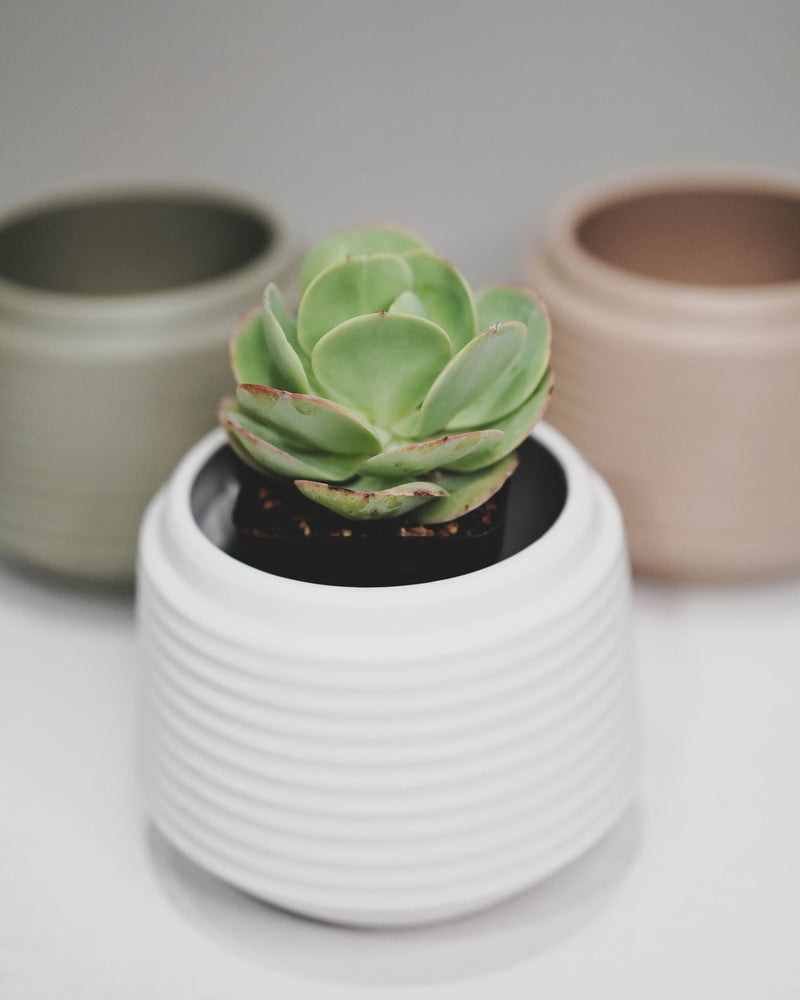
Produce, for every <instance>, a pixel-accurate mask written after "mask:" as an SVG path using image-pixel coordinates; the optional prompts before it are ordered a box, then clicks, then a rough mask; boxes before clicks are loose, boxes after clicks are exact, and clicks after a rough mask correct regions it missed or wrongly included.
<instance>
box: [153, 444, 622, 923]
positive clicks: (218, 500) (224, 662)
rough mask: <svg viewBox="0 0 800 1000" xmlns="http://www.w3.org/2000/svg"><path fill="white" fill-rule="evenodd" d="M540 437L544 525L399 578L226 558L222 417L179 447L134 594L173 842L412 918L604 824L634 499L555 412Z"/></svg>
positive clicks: (618, 712)
mask: <svg viewBox="0 0 800 1000" xmlns="http://www.w3.org/2000/svg"><path fill="white" fill-rule="evenodd" d="M533 437H534V440H535V441H537V442H538V443H539V445H540V446H541V447H537V448H536V451H537V454H540V455H541V456H542V458H541V462H540V465H539V466H537V467H536V469H535V470H534V474H533V480H532V481H533V482H535V484H536V485H535V487H534V489H533V490H532V491H531V493H530V496H528V495H527V490H528V486H527V485H526V486H525V487H524V490H525V491H526V492H525V493H524V494H519V493H518V494H517V495H516V496H515V494H514V493H513V492H512V494H511V500H510V504H511V507H512V508H513V506H514V505H515V504H516V505H517V506H516V509H517V510H518V511H519V510H520V506H519V505H520V502H521V504H522V506H521V510H522V512H523V513H522V516H523V518H527V517H528V514H529V512H530V511H534V510H535V509H536V508H537V506H538V507H540V508H542V507H547V508H548V509H549V510H551V511H552V513H551V514H549V515H548V521H547V523H545V524H544V525H543V526H542V528H541V532H543V533H540V535H539V537H537V539H536V540H535V541H533V542H532V543H530V544H527V545H525V546H522V547H519V548H518V550H517V551H515V552H513V553H512V552H506V551H504V556H505V557H504V558H502V559H501V560H500V561H498V562H497V563H495V564H494V565H492V566H489V567H487V568H485V569H481V570H478V571H476V572H472V573H468V574H464V575H462V576H457V577H453V578H451V579H445V580H438V581H435V582H431V583H425V584H414V585H408V586H398V587H377V588H357V587H352V588H351V587H332V586H324V585H320V584H315V583H306V582H301V581H298V580H294V579H286V578H284V577H281V576H276V575H272V574H270V573H266V572H263V571H261V570H257V569H254V568H252V567H250V566H248V565H245V564H243V563H241V562H239V561H237V560H236V559H234V558H232V557H231V556H230V555H228V554H227V553H226V552H225V551H224V549H225V546H226V544H227V543H228V541H229V538H228V536H229V531H230V509H231V506H232V503H233V500H234V497H233V495H232V491H231V487H230V481H229V480H226V479H225V477H224V475H223V474H222V473H221V472H220V470H221V469H222V468H223V467H224V466H225V463H226V462H230V458H228V457H227V456H228V455H229V450H228V448H227V446H226V445H225V443H224V436H223V435H222V433H221V432H215V433H213V434H211V435H209V436H208V437H206V438H205V439H203V440H202V441H201V442H200V443H199V444H198V445H196V446H195V447H194V448H193V449H192V450H191V451H190V452H189V453H188V454H187V456H186V457H185V458H184V460H183V461H182V462H181V464H180V465H179V466H178V468H177V469H176V471H175V473H174V474H173V476H172V478H171V479H170V481H169V482H168V483H167V484H166V485H165V486H164V488H163V489H162V490H161V491H160V492H159V493H158V495H157V496H156V498H155V499H154V500H153V502H152V504H151V505H150V507H149V509H148V512H147V514H146V517H145V519H144V522H143V525H142V530H141V535H140V556H139V577H138V581H139V583H138V600H137V605H138V621H139V633H140V639H141V645H142V657H143V714H144V725H143V734H144V736H143V755H144V775H145V787H146V795H147V801H148V805H149V809H150V812H151V815H152V817H153V819H154V821H155V823H156V824H157V826H158V827H159V828H160V830H161V831H162V832H163V834H164V835H165V836H166V837H167V838H168V839H169V840H170V841H171V842H172V843H173V844H174V845H175V846H176V847H178V848H179V849H180V850H181V851H182V852H184V853H185V854H186V855H187V856H188V857H190V858H191V859H193V860H194V861H195V862H196V863H198V864H199V865H201V866H202V867H204V868H206V869H207V870H208V871H210V872H212V873H214V874H215V875H217V876H219V877H220V878H222V879H224V880H226V881H228V882H230V883H232V884H233V885H235V886H238V887H239V888H241V889H243V890H245V891H246V892H248V893H251V894H254V895H256V896H259V897H261V898H263V899H265V900H267V901H269V902H272V903H274V904H277V905H279V906H282V907H286V908H288V909H291V910H294V911H297V912H299V913H303V914H306V915H309V916H312V917H316V918H320V919H324V920H331V921H337V922H343V923H347V924H356V925H364V926H387V925H409V924H415V923H421V922H426V921H432V920H440V919H444V918H447V917H451V916H455V915H457V914H463V913H468V912H471V911H474V910H477V909H480V908H482V907H484V906H488V905H490V904H491V903H494V902H497V901H499V900H502V899H504V898H506V897H508V896H511V895H514V894H515V893H518V892H520V891H522V890H523V889H525V888H527V887H528V886H530V885H532V884H534V883H535V882H537V881H539V880H540V879H542V878H544V877H546V876H547V875H550V874H551V873H553V872H554V871H556V870H557V869H558V868H560V867H562V866H563V865H565V864H567V863H568V862H569V861H571V860H573V859H574V858H576V857H577V856H578V855H580V854H581V853H582V852H583V851H585V850H586V849H587V848H588V847H590V846H591V845H592V844H593V843H595V842H596V841H597V840H598V839H599V838H600V837H602V836H603V834H605V833H606V832H607V831H608V830H609V829H610V828H611V827H612V826H613V824H614V823H615V821H616V820H617V819H618V817H619V816H620V814H621V813H622V811H623V810H624V808H625V806H626V805H627V803H628V802H629V800H630V798H631V795H632V793H633V789H634V783H635V774H636V742H637V738H636V737H637V734H636V712H635V704H634V702H635V697H634V682H633V672H632V664H631V648H630V644H631V643H630V641H631V635H630V620H629V619H630V598H629V567H628V559H627V553H626V548H625V540H624V533H623V530H622V523H621V518H620V515H619V511H618V508H617V506H616V503H615V501H614V499H613V497H612V496H611V494H610V492H609V490H608V489H607V487H606V486H605V484H604V483H603V482H602V480H601V479H600V478H599V477H598V476H597V475H596V474H595V473H594V472H593V471H592V470H591V469H590V468H589V467H588V466H587V465H586V463H585V462H584V461H583V459H582V458H581V457H580V456H579V455H578V453H577V452H576V451H575V450H574V449H573V448H572V446H571V445H569V444H568V443H567V442H566V440H565V439H564V438H563V437H561V435H560V434H558V432H556V431H554V430H553V429H552V428H550V427H547V426H544V425H540V426H539V428H537V430H536V432H535V434H534V436H533ZM512 482H513V480H512ZM554 496H557V498H558V499H557V502H556V504H555V506H554V503H553V497H554ZM530 516H531V517H533V515H532V514H531V515H530Z"/></svg>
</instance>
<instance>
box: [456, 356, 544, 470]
mask: <svg viewBox="0 0 800 1000" xmlns="http://www.w3.org/2000/svg"><path fill="white" fill-rule="evenodd" d="M552 391H553V379H552V376H551V375H550V371H549V370H548V371H547V372H545V374H544V377H543V378H542V380H541V381H540V382H539V385H537V386H536V389H535V390H534V391H533V392H532V393H531V395H530V396H529V397H528V399H526V400H525V402H524V403H523V404H522V406H520V407H519V408H518V409H516V410H515V411H514V412H513V413H509V415H508V416H507V417H503V418H502V420H496V421H495V422H494V427H495V428H496V429H497V430H499V431H502V432H503V434H504V435H505V437H504V439H503V441H502V442H500V443H499V444H493V445H492V444H490V445H487V446H486V447H485V448H481V449H479V450H477V451H475V452H473V454H472V455H467V457H466V458H463V459H459V460H458V461H456V462H451V463H450V464H449V465H448V469H453V470H455V471H457V472H472V471H473V470H475V469H480V468H483V466H485V465H488V464H489V463H491V462H497V461H499V460H500V459H501V458H503V457H504V456H505V455H507V454H508V453H509V452H511V451H513V450H514V449H515V448H516V447H517V446H518V445H519V444H521V443H522V442H523V441H524V440H525V438H526V437H527V436H528V435H529V434H530V432H531V431H532V430H533V428H534V427H535V426H536V424H537V423H538V422H539V421H540V420H541V419H542V417H543V416H544V411H545V410H546V409H547V404H548V402H549V401H550V394H551V393H552Z"/></svg>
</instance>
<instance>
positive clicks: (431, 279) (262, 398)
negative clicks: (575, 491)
mask: <svg viewBox="0 0 800 1000" xmlns="http://www.w3.org/2000/svg"><path fill="white" fill-rule="evenodd" d="M300 292H301V297H300V303H299V308H298V311H297V317H296V318H295V317H294V316H292V315H291V313H290V312H289V310H288V309H287V307H286V305H285V303H284V300H283V298H282V297H281V294H280V292H279V291H278V289H277V288H276V287H275V286H274V285H269V286H268V287H267V289H266V292H265V293H264V300H263V305H262V308H260V309H258V310H255V311H253V312H252V313H250V314H249V315H247V316H246V317H245V318H244V320H243V322H242V323H241V325H240V327H239V328H238V330H237V331H236V332H235V333H234V335H233V338H232V341H231V363H232V366H233V371H234V375H235V377H236V381H237V383H238V386H237V389H236V397H235V398H229V399H224V400H223V401H222V403H221V404H220V421H221V423H222V426H223V427H224V428H225V430H226V431H227V434H228V437H229V439H230V442H231V445H232V447H233V449H234V450H235V452H236V453H237V454H238V455H239V457H240V458H241V459H242V460H243V461H244V462H246V463H247V464H248V465H250V466H252V467H253V468H255V469H257V470H259V471H260V472H262V473H264V474H265V475H268V476H271V477H277V478H281V479H287V480H293V481H294V484H295V486H296V487H297V488H298V489H299V490H300V492H301V493H303V494H304V495H305V496H306V497H308V498H309V499H311V500H314V501H316V502H317V503H320V504H322V505H323V506H325V507H328V508H330V509H331V510H334V511H336V512H337V513H338V514H340V515H342V516H343V517H346V518H351V519H366V518H386V517H398V516H401V515H405V514H408V513H409V512H411V511H413V512H414V513H413V517H414V519H415V520H417V521H419V522H421V523H423V524H432V523H436V522H441V521H449V520H452V519H454V518H457V517H460V516H461V515H462V514H465V513H467V512H468V511H470V510H473V509H474V508H475V507H478V506H479V505H480V504H482V503H484V502H485V501H486V500H488V499H489V497H491V496H492V495H493V494H494V493H495V492H497V490H499V489H500V487H501V486H502V485H503V483H504V482H505V480H506V479H507V478H508V477H509V476H510V475H511V473H512V472H513V471H514V469H515V468H516V465H517V459H516V456H515V455H514V449H515V448H516V447H517V446H518V445H519V444H520V443H521V442H522V441H523V440H524V439H525V438H526V437H527V436H528V434H529V433H530V431H531V428H532V427H533V426H534V424H535V423H536V422H537V421H538V420H539V418H540V417H541V416H542V413H543V412H544V409H545V407H546V405H547V401H548V397H549V395H550V391H551V387H552V380H551V376H550V369H549V360H550V326H549V322H548V319H547V314H546V313H545V311H544V309H543V307H542V305H541V303H540V302H539V300H538V299H537V298H536V297H535V296H534V295H532V294H531V293H530V292H528V291H525V290H523V289H520V288H513V287H506V286H499V285H495V286H492V287H490V288H487V289H485V290H484V291H483V292H481V293H480V294H479V295H477V297H475V298H473V296H472V293H471V292H470V289H469V287H468V285H467V283H466V281H465V280H464V278H463V277H462V276H461V275H460V274H459V273H458V271H457V270H456V269H455V268H454V267H452V265H451V264H449V263H448V262H447V261H445V260H444V259H443V258H441V257H439V256H437V255H436V254H435V253H433V252H432V250H431V249H430V247H428V245H427V244H426V243H424V242H423V241H422V240H421V239H420V238H419V237H418V236H417V235H415V234H414V233H411V232H409V231H407V230H404V229H399V228H396V227H389V226H372V227H365V228H361V229H353V230H348V231H345V232H340V233H335V234H333V235H332V236H329V237H328V238H327V239H324V240H322V242H320V243H319V244H317V245H316V246H315V247H314V248H313V249H312V250H311V252H310V253H309V254H308V256H307V257H306V258H305V260H304V262H303V264H302V267H301V270H300Z"/></svg>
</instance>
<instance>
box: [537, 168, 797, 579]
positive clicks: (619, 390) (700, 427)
mask: <svg viewBox="0 0 800 1000" xmlns="http://www.w3.org/2000/svg"><path fill="white" fill-rule="evenodd" d="M530 278H531V284H532V285H533V287H534V288H536V289H537V291H539V292H540V293H541V295H542V297H543V298H544V299H545V301H546V302H547V304H548V306H549V308H550V310H551V312H552V316H553V321H554V330H555V334H554V366H555V372H556V391H555V393H554V396H553V401H552V404H551V407H550V410H549V413H548V419H549V420H550V421H551V422H552V423H553V424H555V426H556V427H558V428H559V429H560V430H562V431H563V432H564V433H565V434H566V435H567V436H568V437H569V438H571V439H572V441H573V442H574V443H575V444H576V445H577V446H578V447H579V448H580V449H581V450H582V451H583V453H584V454H585V455H586V457H587V458H588V459H589V461H590V462H591V463H592V464H593V465H594V466H595V467H596V468H597V469H598V470H599V471H600V472H601V473H602V475H603V476H604V477H605V478H606V479H607V480H608V481H609V483H610V484H611V486H612V487H613V489H614V490H615V492H616V494H617V497H618V498H619V500H620V502H621V505H622V508H623V512H624V515H625V520H626V524H627V528H628V534H629V539H630V546H631V552H632V557H633V561H634V564H635V566H636V567H637V568H638V569H640V570H642V571H644V572H647V573H652V574H655V575H658V576H662V577H671V578H675V579H697V580H732V579H737V578H747V577H755V576H760V575H764V574H768V573H773V572H778V571H785V570H788V569H790V568H792V567H798V566H800V181H792V180H787V179H785V178H776V177H774V176H765V175H763V174H752V173H742V172H737V173H731V172H716V173H713V174H710V173H697V172H695V173H693V174H688V173H684V174H668V175H664V174H662V175H658V176H652V177H650V178H645V179H639V180H637V181H634V182H628V183H617V184H614V185H606V186H604V187H602V188H598V189H595V190H593V191H591V192H588V193H584V194H583V195H580V196H578V197H576V198H574V199H573V200H571V201H569V202H568V203H567V204H565V205H563V206H562V207H561V209H560V211H558V212H557V214H556V216H555V219H554V221H553V224H552V226H551V228H550V230H549V233H548V235H547V238H546V241H545V243H544V245H543V247H542V248H541V250H540V251H539V252H538V253H537V254H536V256H535V258H534V260H533V263H532V265H531V269H530Z"/></svg>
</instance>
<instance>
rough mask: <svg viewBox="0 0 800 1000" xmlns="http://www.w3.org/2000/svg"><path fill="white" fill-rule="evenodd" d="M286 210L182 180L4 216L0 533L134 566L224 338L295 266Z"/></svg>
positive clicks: (28, 548)
mask: <svg viewBox="0 0 800 1000" xmlns="http://www.w3.org/2000/svg"><path fill="white" fill-rule="evenodd" d="M295 262H296V256H295V252H294V246H293V243H292V241H291V240H290V239H289V236H288V234H287V232H286V228H285V226H284V224H283V223H282V221H281V220H280V219H279V218H277V217H276V216H275V215H274V214H273V213H272V212H270V211H268V210H267V209H265V208H263V207H261V206H260V205H258V204H253V203H251V202H249V201H247V200H243V199H241V198H238V197H233V196H230V195H228V194H221V193H218V192H214V191H207V190H196V189H192V188H183V187H170V188H161V187H152V186H150V187H141V188H124V189H123V188H120V189H109V190H104V191H102V192H99V193H98V192H91V193H82V194H76V195H71V196H68V197H64V198H60V199H58V200H51V201H48V202H45V203H40V204H37V205H35V206H33V207H28V208H26V209H23V210H21V211H18V212H16V213H14V214H13V215H11V216H9V217H7V218H6V219H5V220H3V221H2V222H0V469H2V475H1V476H0V549H2V551H3V553H4V554H5V555H6V556H8V557H11V558H12V559H18V560H23V561H25V562H28V563H31V564H35V565H38V566H40V567H44V568H46V569H49V570H53V571H57V572H61V573H67V574H71V575H74V576H79V577H85V578H89V579H95V580H105V581H125V580H129V579H131V578H132V576H133V569H134V561H135V547H136V531H137V526H138V522H139V519H140V517H141V514H142V511H143V510H144V507H145V505H146V503H147V501H148V500H149V498H150V496H151V495H152V494H153V493H154V491H155V490H156V488H157V487H158V485H159V484H160V483H161V482H162V480H164V479H165V478H166V476H167V474H168V473H169V472H170V470H171V468H172V466H173V465H174V463H175V461H176V460H177V458H178V457H179V456H180V455H181V454H182V453H183V452H184V451H185V450H186V448H187V447H188V446H189V445H190V444H192V443H193V442H194V441H195V440H196V439H197V438H198V437H200V436H201V435H202V434H203V432H205V431H206V430H208V429H209V428H211V427H212V426H213V425H214V423H215V408H216V404H217V400H218V397H219V396H220V394H221V393H223V392H225V391H227V390H228V389H229V387H230V373H229V365H228V361H227V341H228V337H229V334H230V330H231V328H232V327H233V326H234V324H235V322H236V320H237V318H238V316H239V315H240V314H241V313H242V312H243V311H244V310H246V309H248V308H250V307H252V306H253V305H256V304H257V303H258V301H259V298H260V295H261V292H262V290H263V288H264V285H265V284H266V283H267V282H268V281H272V280H274V281H279V282H285V281H287V280H290V279H291V277H292V276H293V268H294V265H295Z"/></svg>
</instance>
